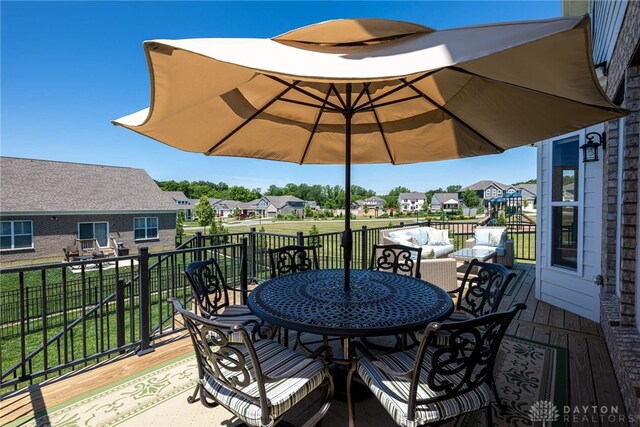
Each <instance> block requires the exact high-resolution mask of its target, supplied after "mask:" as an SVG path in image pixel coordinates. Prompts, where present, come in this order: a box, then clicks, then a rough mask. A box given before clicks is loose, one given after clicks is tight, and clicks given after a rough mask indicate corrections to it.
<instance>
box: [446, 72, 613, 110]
mask: <svg viewBox="0 0 640 427" xmlns="http://www.w3.org/2000/svg"><path fill="white" fill-rule="evenodd" d="M449 69H450V70H453V71H458V72H460V73H462V74H467V75H469V76H473V77H478V78H479V79H483V80H488V81H491V82H496V83H501V84H503V85H506V86H511V87H514V88H517V89H522V90H526V91H529V92H534V93H538V94H541V95H547V96H551V97H553V98H557V99H562V100H564V101H569V102H574V103H576V104H580V105H586V106H587V107H593V108H597V109H600V110H604V111H614V112H615V111H618V110H619V109H617V108H611V107H603V106H600V105H593V104H588V103H586V102H581V101H576V100H575V99H571V98H567V97H564V96H558V95H554V94H552V93H548V92H544V91H541V90H537V89H531V88H529V87H525V86H521V85H517V84H515V83H509V82H505V81H503V80H498V79H492V78H490V77H485V76H483V75H481V74H476V73H472V72H471V71H467V70H465V69H464V68H460V67H449Z"/></svg>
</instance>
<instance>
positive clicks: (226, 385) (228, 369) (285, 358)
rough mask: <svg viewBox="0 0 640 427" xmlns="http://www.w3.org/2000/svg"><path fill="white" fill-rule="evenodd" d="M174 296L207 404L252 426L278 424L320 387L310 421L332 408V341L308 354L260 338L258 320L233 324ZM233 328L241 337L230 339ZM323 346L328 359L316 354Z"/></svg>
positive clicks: (314, 422)
mask: <svg viewBox="0 0 640 427" xmlns="http://www.w3.org/2000/svg"><path fill="white" fill-rule="evenodd" d="M169 301H170V302H172V303H173V306H174V309H175V310H176V311H177V312H179V313H180V314H181V315H182V318H183V320H184V324H185V325H186V327H187V329H188V330H189V335H190V336H191V342H192V343H193V348H194V349H195V353H196V361H197V364H198V384H199V386H198V388H197V391H199V392H200V402H201V403H202V404H203V405H204V406H206V407H209V408H211V407H214V406H217V405H221V406H222V407H224V408H225V409H227V410H229V411H230V412H232V413H233V414H235V415H236V416H237V417H238V418H239V419H240V420H242V421H243V422H245V423H246V424H247V425H250V426H273V425H275V424H277V423H278V421H279V420H280V419H281V418H282V417H283V415H284V414H285V413H286V412H287V411H288V410H289V409H291V408H292V407H293V406H294V405H296V403H298V402H300V401H301V400H302V399H303V398H304V397H305V396H307V395H309V394H310V393H311V392H313V391H315V390H317V389H320V390H322V398H321V403H320V409H319V410H318V411H317V412H316V413H315V414H313V416H311V417H310V419H309V420H308V421H307V422H306V423H305V424H304V426H312V425H315V424H316V423H318V422H319V421H320V420H321V419H322V418H323V417H324V415H325V414H326V413H327V410H328V409H329V406H330V405H331V400H332V398H333V379H332V377H331V374H330V372H329V369H328V363H329V362H330V358H331V349H330V348H329V347H324V346H323V347H322V348H320V349H318V351H317V352H316V353H314V354H312V355H310V356H308V357H305V356H304V355H302V354H299V353H295V352H294V351H291V350H289V349H288V348H286V347H284V346H283V345H281V344H279V343H277V342H275V341H272V340H270V339H258V338H257V337H256V335H255V333H256V331H257V329H258V328H259V325H258V324H257V323H256V322H254V321H246V322H244V323H241V324H237V325H235V326H229V325H228V324H221V323H219V322H217V321H216V320H210V319H205V318H203V317H201V316H198V315H197V314H195V313H192V312H190V311H188V310H185V309H184V308H183V307H182V305H181V304H180V302H178V301H177V300H175V299H173V298H169ZM231 334H233V335H237V336H239V337H240V338H241V340H240V342H236V341H235V340H231V339H229V336H230V335H231ZM323 352H324V353H325V355H326V357H325V360H324V362H323V361H322V360H318V359H316V357H318V356H320V355H321V354H322V353H323ZM205 424H206V423H205Z"/></svg>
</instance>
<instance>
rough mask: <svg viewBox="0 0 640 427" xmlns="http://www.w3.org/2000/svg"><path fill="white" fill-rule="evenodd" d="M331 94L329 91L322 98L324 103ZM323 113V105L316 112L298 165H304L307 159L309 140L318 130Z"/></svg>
mask: <svg viewBox="0 0 640 427" xmlns="http://www.w3.org/2000/svg"><path fill="white" fill-rule="evenodd" d="M330 93H331V89H329V90H328V91H327V94H326V95H325V97H324V100H325V102H326V101H327V100H328V99H329V94H330ZM323 111H324V104H323V105H322V107H321V108H320V109H319V110H318V117H316V122H315V123H314V124H313V129H311V135H309V140H308V141H307V146H306V147H304V153H302V158H301V159H300V164H303V163H304V159H305V158H306V157H307V152H308V151H309V147H310V146H311V140H312V139H313V136H314V135H315V134H316V129H318V124H319V123H320V118H321V117H322V112H323Z"/></svg>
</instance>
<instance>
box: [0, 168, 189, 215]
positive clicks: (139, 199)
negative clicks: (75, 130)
mask: <svg viewBox="0 0 640 427" xmlns="http://www.w3.org/2000/svg"><path fill="white" fill-rule="evenodd" d="M0 182H2V186H1V188H0V194H1V195H2V197H1V199H2V206H0V211H1V212H3V213H23V212H42V213H46V212H55V213H61V212H104V211H121V212H122V211H126V212H130V211H176V210H177V209H176V205H175V203H173V202H172V201H171V199H170V198H169V197H167V196H166V194H165V193H164V192H163V191H162V190H160V188H159V187H158V186H157V185H156V183H155V182H154V181H153V179H151V177H150V176H149V175H148V174H147V172H146V171H145V170H144V169H138V168H128V167H119V166H103V165H93V164H84V163H70V162H59V161H50V160H34V159H23V158H16V157H0ZM132 189H134V190H135V191H132Z"/></svg>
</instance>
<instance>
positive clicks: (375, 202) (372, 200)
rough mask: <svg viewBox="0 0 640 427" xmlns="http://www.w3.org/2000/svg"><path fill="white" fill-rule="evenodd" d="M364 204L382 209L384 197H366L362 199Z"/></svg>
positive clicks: (374, 208) (371, 207)
mask: <svg viewBox="0 0 640 427" xmlns="http://www.w3.org/2000/svg"><path fill="white" fill-rule="evenodd" d="M364 204H365V206H367V207H368V208H369V209H372V210H376V209H382V207H383V206H384V199H381V198H380V197H377V196H372V197H367V198H366V199H364Z"/></svg>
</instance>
